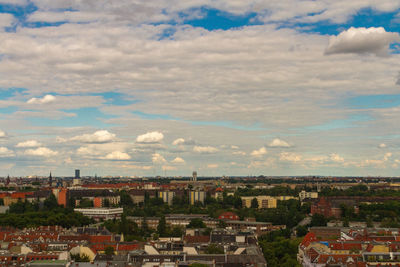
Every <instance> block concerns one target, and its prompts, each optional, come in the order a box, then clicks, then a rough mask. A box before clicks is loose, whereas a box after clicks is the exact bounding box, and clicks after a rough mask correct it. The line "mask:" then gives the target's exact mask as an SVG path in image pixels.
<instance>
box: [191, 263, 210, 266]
mask: <svg viewBox="0 0 400 267" xmlns="http://www.w3.org/2000/svg"><path fill="white" fill-rule="evenodd" d="M189 267H208V265H207V264H202V263H197V262H195V263H192V264H190V265H189Z"/></svg>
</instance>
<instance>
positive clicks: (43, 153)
mask: <svg viewBox="0 0 400 267" xmlns="http://www.w3.org/2000/svg"><path fill="white" fill-rule="evenodd" d="M24 154H25V155H28V156H40V157H46V158H48V157H53V156H57V155H58V152H57V151H53V150H51V149H49V148H47V147H38V148H37V149H27V150H25V152H24Z"/></svg>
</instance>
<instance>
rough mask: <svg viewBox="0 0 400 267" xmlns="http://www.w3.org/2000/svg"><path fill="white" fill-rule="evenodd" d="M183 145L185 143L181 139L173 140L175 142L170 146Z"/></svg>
mask: <svg viewBox="0 0 400 267" xmlns="http://www.w3.org/2000/svg"><path fill="white" fill-rule="evenodd" d="M184 143H185V139H183V138H178V139H175V140H174V141H173V142H172V144H173V145H174V146H177V145H183V144H184Z"/></svg>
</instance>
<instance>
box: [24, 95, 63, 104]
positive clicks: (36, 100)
mask: <svg viewBox="0 0 400 267" xmlns="http://www.w3.org/2000/svg"><path fill="white" fill-rule="evenodd" d="M55 100H56V97H55V96H53V95H45V96H44V97H42V98H36V97H33V98H31V99H29V100H28V101H27V102H26V103H28V104H48V103H51V102H54V101H55Z"/></svg>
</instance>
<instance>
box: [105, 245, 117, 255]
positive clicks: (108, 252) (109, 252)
mask: <svg viewBox="0 0 400 267" xmlns="http://www.w3.org/2000/svg"><path fill="white" fill-rule="evenodd" d="M114 253H115V251H114V247H112V246H107V247H106V248H105V249H104V254H106V255H114Z"/></svg>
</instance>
